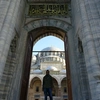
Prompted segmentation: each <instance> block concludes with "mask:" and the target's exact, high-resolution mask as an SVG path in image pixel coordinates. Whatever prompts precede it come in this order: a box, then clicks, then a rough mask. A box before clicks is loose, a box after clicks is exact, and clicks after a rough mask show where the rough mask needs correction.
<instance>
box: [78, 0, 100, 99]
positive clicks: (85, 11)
mask: <svg viewBox="0 0 100 100" xmlns="http://www.w3.org/2000/svg"><path fill="white" fill-rule="evenodd" d="M79 4H80V13H81V21H82V44H83V49H84V54H85V61H86V67H87V72H88V78H89V85H90V92H91V100H99V99H100V95H99V94H100V91H98V90H96V87H97V86H98V85H97V81H98V80H99V77H100V65H99V59H98V54H97V52H98V51H97V48H96V45H95V39H96V38H94V37H96V35H95V34H96V33H97V31H98V32H99V33H100V30H98V28H97V27H98V25H97V20H96V19H98V16H97V9H96V7H95V4H96V1H94V0H90V1H88V0H79ZM95 18H96V19H95ZM99 19H100V16H99ZM98 21H99V20H98ZM94 23H95V24H94ZM99 26H100V25H99ZM94 27H95V28H94ZM99 35H100V34H99ZM99 50H100V49H99ZM99 84H100V83H99ZM98 88H99V90H100V86H99V87H98Z"/></svg>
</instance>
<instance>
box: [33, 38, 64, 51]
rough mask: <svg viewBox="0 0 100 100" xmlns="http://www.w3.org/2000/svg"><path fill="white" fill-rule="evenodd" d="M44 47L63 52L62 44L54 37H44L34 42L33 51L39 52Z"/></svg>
mask: <svg viewBox="0 0 100 100" xmlns="http://www.w3.org/2000/svg"><path fill="white" fill-rule="evenodd" d="M46 47H57V48H59V49H61V50H62V51H64V42H63V41H62V40H61V39H59V38H57V37H55V36H46V37H44V38H42V39H40V40H39V41H37V42H36V44H35V45H34V46H33V51H41V50H42V49H44V48H46Z"/></svg>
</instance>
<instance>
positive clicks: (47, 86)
mask: <svg viewBox="0 0 100 100" xmlns="http://www.w3.org/2000/svg"><path fill="white" fill-rule="evenodd" d="M52 88H53V78H52V76H51V75H50V74H49V70H46V75H45V76H44V77H43V87H42V90H43V91H44V96H45V100H47V96H49V98H50V100H53V96H52Z"/></svg>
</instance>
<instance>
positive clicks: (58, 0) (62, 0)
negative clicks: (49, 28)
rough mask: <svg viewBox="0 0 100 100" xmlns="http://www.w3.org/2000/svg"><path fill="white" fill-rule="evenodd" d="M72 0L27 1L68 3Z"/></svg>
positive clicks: (30, 0) (35, 1) (29, 0)
mask: <svg viewBox="0 0 100 100" xmlns="http://www.w3.org/2000/svg"><path fill="white" fill-rule="evenodd" d="M70 1H71V0H27V2H33V3H67V2H70Z"/></svg>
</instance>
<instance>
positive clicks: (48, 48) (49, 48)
mask: <svg viewBox="0 0 100 100" xmlns="http://www.w3.org/2000/svg"><path fill="white" fill-rule="evenodd" d="M42 51H62V50H61V49H59V48H57V47H47V48H44V49H43V50H42Z"/></svg>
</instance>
